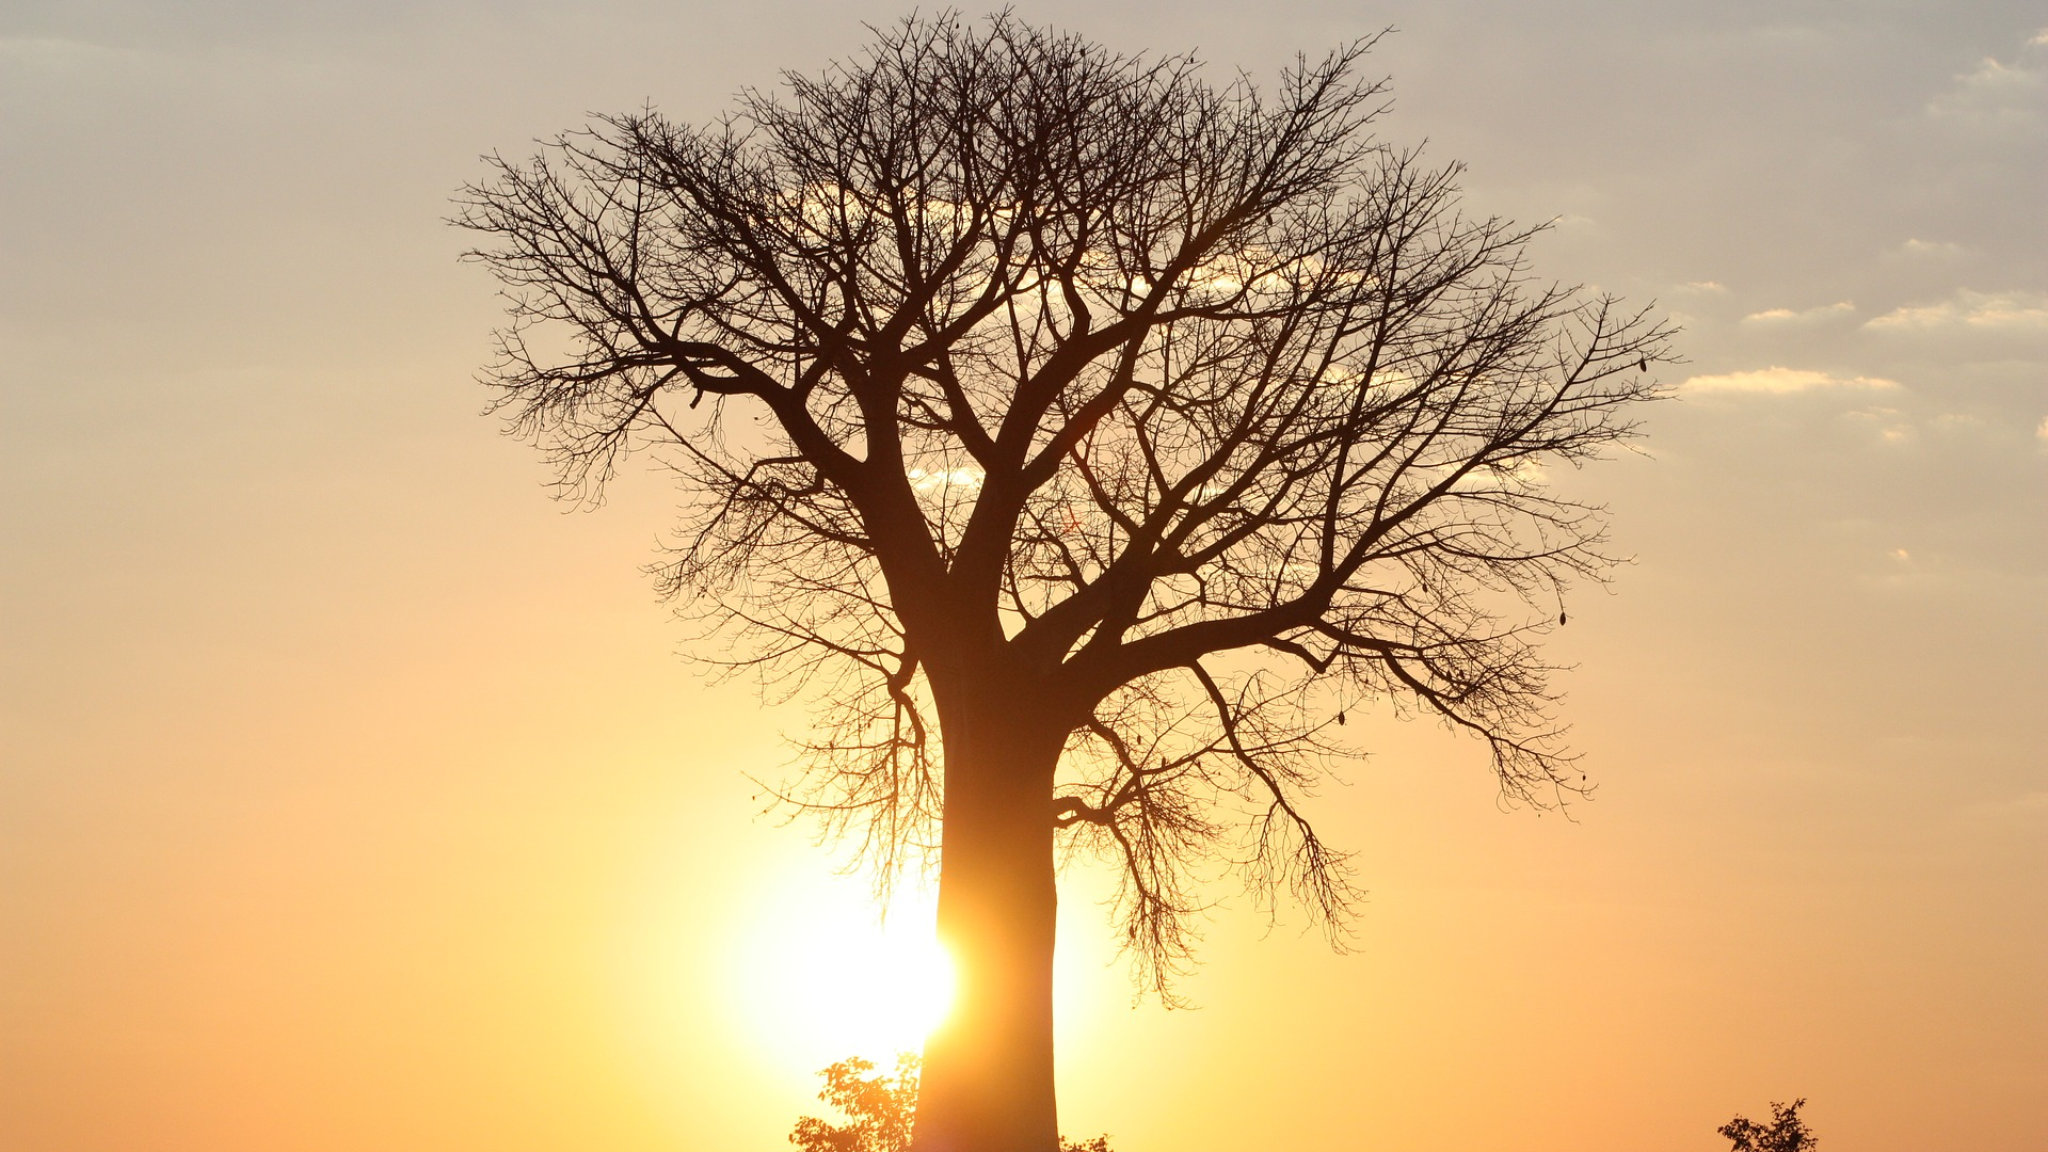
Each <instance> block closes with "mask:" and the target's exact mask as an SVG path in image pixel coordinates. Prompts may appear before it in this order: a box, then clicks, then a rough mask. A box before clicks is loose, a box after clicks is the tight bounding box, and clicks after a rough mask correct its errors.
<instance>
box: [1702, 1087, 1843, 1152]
mask: <svg viewBox="0 0 2048 1152" xmlns="http://www.w3.org/2000/svg"><path fill="white" fill-rule="evenodd" d="M1805 1104H1806V1098H1805V1097H1804V1096H1802V1097H1800V1098H1799V1099H1797V1100H1794V1101H1793V1102H1792V1103H1790V1104H1780V1103H1778V1102H1777V1101H1775V1100H1773V1101H1772V1102H1771V1122H1770V1123H1769V1124H1759V1123H1757V1122H1756V1121H1754V1120H1751V1119H1750V1118H1749V1117H1747V1116H1737V1117H1736V1118H1735V1119H1733V1120H1730V1121H1729V1122H1727V1123H1726V1124H1723V1125H1721V1127H1720V1129H1719V1131H1720V1133H1721V1135H1723V1136H1726V1137H1727V1138H1728V1140H1729V1142H1730V1144H1731V1145H1732V1147H1730V1149H1729V1152H1811V1150H1812V1149H1813V1148H1814V1147H1816V1146H1817V1145H1819V1143H1820V1138H1819V1137H1817V1136H1815V1135H1814V1134H1813V1132H1812V1130H1811V1129H1809V1128H1807V1126H1806V1121H1804V1120H1801V1119H1800V1118H1799V1109H1800V1108H1802V1107H1804V1106H1805Z"/></svg>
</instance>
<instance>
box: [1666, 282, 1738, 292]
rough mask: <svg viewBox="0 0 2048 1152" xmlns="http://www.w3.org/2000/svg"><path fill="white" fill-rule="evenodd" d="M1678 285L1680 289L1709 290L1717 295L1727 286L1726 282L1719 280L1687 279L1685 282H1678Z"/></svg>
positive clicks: (1688, 290)
mask: <svg viewBox="0 0 2048 1152" xmlns="http://www.w3.org/2000/svg"><path fill="white" fill-rule="evenodd" d="M1678 287H1679V289H1680V290H1681V291H1686V292H1711V293H1715V294H1717V295H1718V294H1720V293H1722V292H1726V291H1728V286H1727V285H1726V284H1723V283H1721V282H1720V281H1719V280H1688V281H1686V282H1685V283H1683V284H1680V285H1679V286H1678Z"/></svg>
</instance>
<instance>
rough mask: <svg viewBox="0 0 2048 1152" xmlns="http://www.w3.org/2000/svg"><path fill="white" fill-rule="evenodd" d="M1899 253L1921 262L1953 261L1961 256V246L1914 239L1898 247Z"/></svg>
mask: <svg viewBox="0 0 2048 1152" xmlns="http://www.w3.org/2000/svg"><path fill="white" fill-rule="evenodd" d="M1899 251H1900V252H1901V253H1903V254H1904V255H1907V256H1914V257H1918V258H1920V259H1923V260H1953V259H1955V258H1956V257H1958V256H1961V255H1962V254H1963V246H1962V245H1961V244H1950V243H1947V242H1945V241H1940V240H1921V239H1919V238H1918V237H1915V238H1912V239H1909V240H1907V241H1906V242H1905V243H1904V244H1901V245H1899Z"/></svg>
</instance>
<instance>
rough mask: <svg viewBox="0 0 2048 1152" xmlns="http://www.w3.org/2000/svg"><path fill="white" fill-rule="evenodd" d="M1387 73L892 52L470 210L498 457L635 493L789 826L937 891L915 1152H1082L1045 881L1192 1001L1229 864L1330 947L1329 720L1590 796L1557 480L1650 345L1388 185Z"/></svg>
mask: <svg viewBox="0 0 2048 1152" xmlns="http://www.w3.org/2000/svg"><path fill="white" fill-rule="evenodd" d="M1372 43H1373V41H1372V40H1371V39H1368V40H1364V41H1360V42H1358V43H1355V44H1353V45H1350V46H1348V47H1345V48H1342V49H1339V50H1337V51H1335V52H1333V53H1331V54H1330V55H1328V56H1326V57H1324V58H1322V59H1320V60H1314V61H1311V60H1307V59H1303V60H1301V61H1300V62H1298V63H1297V65H1296V66H1295V67H1294V68H1292V69H1290V70H1289V71H1288V72H1286V73H1285V74H1284V75H1283V76H1282V77H1281V79H1280V81H1279V83H1278V84H1277V86H1276V87H1275V88H1274V89H1273V90H1272V91H1270V92H1267V91H1263V90H1261V89H1260V88H1258V87H1257V86H1255V85H1254V84H1252V83H1251V82H1250V81H1249V80H1246V79H1243V78H1238V79H1235V80H1233V81H1231V82H1229V83H1228V84H1225V85H1222V86H1217V85H1214V84H1211V83H1210V82H1208V81H1207V80H1206V79H1204V77H1203V75H1202V72H1201V69H1200V68H1199V66H1198V65H1197V63H1196V61H1195V60H1193V59H1192V58H1190V57H1178V56H1177V57H1163V58H1154V57H1132V56H1123V55H1118V54H1114V53H1111V52H1108V51H1106V50H1105V49H1103V48H1101V47H1099V46H1097V45H1095V44H1092V43H1090V42H1088V41H1086V40H1084V39H1081V38H1079V37H1076V36H1071V35H1064V34H1057V33H1052V32H1047V31H1043V30H1039V29H1034V28H1030V27H1028V26H1026V25H1024V24H1022V23H1020V22H1019V21H1017V20H1016V19H1014V18H1012V17H1010V16H1008V15H998V16H995V17H991V18H989V19H988V20H986V21H984V22H981V23H978V24H969V23H967V22H963V21H961V20H959V19H957V18H955V17H952V16H940V17H936V18H920V17H912V18H909V19H906V20H905V21H903V22H902V23H900V24H897V25H895V26H892V27H890V28H888V29H885V30H882V31H880V32H878V33H877V34H876V36H875V40H874V42H873V43H872V45H871V46H870V47H869V48H868V49H867V50H866V52H865V53H864V54H863V55H861V56H859V57H856V58H853V59H849V60H846V61H842V62H840V63H837V64H834V65H832V66H831V67H829V68H827V69H826V70H825V71H824V72H823V73H821V74H819V75H816V76H803V75H794V74H792V75H788V76H786V77H785V78H784V83H783V85H782V87H781V89H780V90H779V91H776V92H760V91H747V92H744V93H742V94H741V95H740V96H739V97H738V100H737V104H736V107H735V108H734V110H733V111H731V112H729V113H728V114H727V115H725V116H724V117H723V118H721V119H718V120H716V121H713V122H711V123H709V124H707V125H703V126H696V127H693V126H688V125H683V124H678V123H675V122H673V121H670V120H668V119H666V118H664V117H662V116H661V115H659V114H658V113H655V112H653V111H642V112H638V113H633V114H629V115H622V116H615V117H605V118H601V119H599V120H597V121H596V122H595V123H594V124H593V125H592V126H591V127H589V128H587V129H585V130H582V131H578V132H574V133H570V134H567V135H564V136H561V137H559V138H557V139H555V140H554V141H552V142H551V143H549V144H547V145H546V146H545V147H544V148H543V150H542V151H541V152H540V153H539V154H538V155H537V156H535V157H533V158H532V159H529V160H524V161H513V160H507V159H504V158H502V157H495V156H494V157H491V158H489V163H490V164H491V166H492V168H493V174H492V176H491V178H490V179H489V180H488V181H486V182H484V183H481V184H478V185H476V186H473V187H471V188H469V189H467V190H466V192H465V195H464V198H463V201H462V212H461V216H460V222H461V223H462V224H464V225H466V226H467V227H470V228H472V229H475V230H477V231H478V232H480V233H482V234H483V235H484V243H483V247H481V248H480V249H479V250H478V251H477V252H476V253H474V255H475V256H476V257H477V258H479V259H481V260H483V261H484V262H486V263H487V264H488V265H489V266H490V267H491V268H492V270H493V271H494V272H495V273H496V274H497V275H498V277H499V278H500V279H501V280H502V281H503V282H504V284H505V285H506V286H507V293H508V298H509V300H510V307H511V314H512V320H511V323H510V324H509V325H508V327H507V328H506V329H505V330H504V331H503V333H502V335H501V344H500V352H501V355H500V357H499V359H498V361H497V363H496V365H495V367H494V368H493V370H492V372H491V375H490V381H491V383H492V384H493V385H494V386H495V387H496V389H497V390H498V403H499V406H500V409H501V410H502V411H503V412H504V413H505V414H506V415H507V416H508V417H509V420H510V424H511V427H512V428H513V429H514V430H516V431H517V432H518V433H520V434H522V435H524V436H527V437H530V438H531V439H533V440H534V441H535V442H536V443H537V444H539V445H540V446H541V447H543V448H544V449H545V450H546V451H547V453H548V454H549V456H550V457H551V458H552V459H553V460H554V461H555V462H556V463H557V464H558V465H559V467H560V478H561V482H562V484H563V486H564V488H565V490H566V491H567V492H569V493H573V494H576V495H579V496H583V497H590V498H595V497H597V496H599V495H601V493H602V490H603V486H604V484H605V483H606V482H607V481H608V480H609V479H610V478H611V477H612V475H613V474H614V472H615V471H616V469H617V468H618V466H619V463H620V461H621V460H622V459H623V458H624V456H625V455H626V454H627V453H629V452H631V451H633V450H636V449H641V448H646V449H651V450H654V451H655V452H657V453H658V454H659V457H660V459H662V460H663V461H664V462H665V463H666V464H668V465H669V466H670V467H672V468H673V469H674V470H675V472H676V473H677V474H678V475H679V476H680V477H681V479H682V487H683V490H684V492H685V503H684V511H683V523H682V527H681V529H680V532H679V534H678V536H677V538H676V541H675V543H674V546H673V550H672V551H671V552H670V553H669V555H668V558H667V560H666V561H665V562H664V564H663V565H662V566H661V568H660V572H661V578H662V582H663V587H664V588H665V590H666V591H667V592H669V593H670V594H671V595H673V596H674V597H675V598H676V599H677V600H678V602H679V603H680V604H681V605H682V607H683V609H684V610H685V611H686V612H689V613H693V614H694V615H695V617H696V618H697V619H699V620H701V621H703V622H704V624H705V626H706V629H707V631H708V632H714V633H718V634H721V635H723V636H725V637H726V638H727V639H728V641H729V647H727V648H726V650H725V651H724V652H723V653H722V654H719V655H715V656H711V657H708V658H710V659H714V660H717V661H719V662H721V663H723V664H724V665H726V666H728V667H731V668H734V669H746V670H752V671H755V672H757V673H758V674H760V675H761V676H762V678H763V679H764V682H766V683H767V684H770V685H773V686H775V688H776V689H777V690H780V691H788V692H792V693H795V692H801V691H808V696H809V699H811V700H812V701H813V702H814V704H815V706H816V709H817V710H816V712H815V716H816V721H817V726H816V729H815V731H814V732H813V733H812V734H811V736H810V737H809V738H808V739H807V740H806V741H805V742H804V744H803V746H802V751H803V753H804V756H803V761H802V762H803V765H804V767H803V771H802V774H801V776H800V777H799V778H798V779H796V780H794V781H792V782H791V784H790V785H789V786H788V787H787V788H786V789H784V790H783V791H784V795H785V796H786V797H787V798H789V799H790V800H792V801H794V802H796V803H799V804H802V805H805V806H808V807H810V808H812V809H814V810H816V811H818V812H819V813H821V814H822V815H823V816H824V817H825V819H826V821H827V823H828V826H829V827H830V828H832V829H834V830H837V831H842V832H846V833H849V834H851V835H852V836H853V837H854V838H855V842H856V843H857V844H858V845H859V846H860V847H861V849H862V850H863V852H864V853H865V855H866V857H867V858H868V859H869V860H870V861H871V862H873V863H874V864H875V865H876V868H877V874H878V875H880V876H882V877H884V881H885V882H886V878H888V877H891V876H894V875H895V874H896V872H897V870H898V869H899V868H901V867H902V866H903V865H905V864H906V863H907V862H911V861H916V860H923V859H928V858H929V854H930V853H932V852H933V851H934V850H936V855H937V861H938V862H937V875H938V886H939V912H938V919H939V923H938V927H939V931H940V935H941V938H942V939H943V940H944V942H945V943H946V944H947V946H948V948H949V949H950V950H951V951H952V953H953V955H954V958H955V962H956V964H957V966H958V968H959V993H958V998H957V1001H956V1008H955V1010H954V1013H953V1015H952V1016H951V1018H950V1019H949V1021H948V1023H947V1024H946V1025H945V1026H943V1027H942V1028H941V1030H940V1031H939V1032H938V1033H937V1034H935V1035H934V1037H933V1038H932V1041H931V1043H930V1045H929V1046H928V1048H927V1050H926V1054H925V1064H924V1069H925V1071H924V1085H923V1092H922V1094H921V1097H920V1102H919V1111H918V1117H917V1128H916V1132H917V1136H916V1140H917V1147H918V1148H919V1149H920V1152H937V1150H943V1149H975V1150H977V1152H979V1150H984V1149H1011V1148H1016V1149H1031V1150H1032V1152H1050V1150H1051V1149H1053V1148H1055V1147H1056V1145H1057V1125H1056V1121H1055V1115H1054V1107H1053V1097H1052V1038H1051V957H1052V948H1053V926H1054V909H1055V899H1056V898H1055V852H1056V846H1057V845H1058V844H1060V843H1064V844H1066V845H1067V846H1068V847H1070V848H1071V849H1073V850H1078V851H1082V852H1090V853H1095V854H1099V855H1101V856H1103V857H1105V858H1107V859H1108V860H1110V861H1113V862H1114V864H1115V866H1116V867H1117V868H1118V871H1119V874H1120V876H1121V879H1122V887H1121V893H1120V897H1119V899H1118V902H1117V905H1116V908H1115V914H1116V916H1117V918H1118V921H1119V923H1120V924H1121V930H1122V939H1123V942H1124V944H1125V946H1126V947H1127V948H1128V950H1129V951H1130V953H1131V955H1132V956H1133V957H1134V958H1135V960H1136V962H1137V968H1136V971H1137V972H1138V973H1139V975H1140V978H1141V979H1142V980H1143V981H1145V982H1146V983H1147V984H1148V985H1149V986H1151V987H1155V988H1158V989H1160V990H1162V991H1165V990H1166V989H1167V987H1168V985H1169V984H1170V980H1171V978H1172V976H1173V974H1174V972H1175V971H1176V970H1177V968H1178V967H1179V966H1180V965H1181V964H1183V963H1184V962H1185V961H1186V960H1187V958H1188V956H1189V950H1190V946H1191V943H1192V939H1191V936H1190V931H1191V923H1190V915H1191V913H1193V912H1195V911H1196V910H1198V908H1199V906H1200V898H1199V896H1198V894H1197V891H1196V883H1197V882H1198V881H1199V880H1200V879H1201V877H1202V876H1203V874H1204V871H1205V869H1207V868H1209V867H1210V866H1212V865H1215V864H1219V863H1220V864H1223V865H1227V866H1233V867H1236V868H1237V869H1238V870H1239V871H1240V872H1241V874H1242V875H1243V876H1244V877H1245V878H1246V879H1247V881H1248V882H1249V883H1250V884H1251V885H1252V886H1253V888H1254V889H1255V890H1256V891H1259V892H1261V893H1271V892H1275V891H1291V892H1292V893H1293V894H1295V895H1296V896H1298V897H1300V898H1301V900H1302V901H1303V902H1304V903H1305V904H1306V905H1307V907H1309V908H1310V909H1311V910H1313V911H1314V912H1315V913H1317V914H1318V915H1320V916H1321V917H1323V918H1324V920H1325V922H1326V923H1329V924H1332V925H1335V924H1338V923H1341V920H1342V916H1343V913H1344V911H1345V908H1346V906H1347V903H1348V901H1349V899H1350V898H1351V891H1352V890H1351V888H1350V886H1349V881H1348V879H1347V876H1346V874H1345V871H1344V867H1343V863H1344V861H1343V857H1342V855H1341V854H1340V853H1338V852H1337V851H1335V850H1333V849H1332V848H1331V847H1329V846H1328V845H1326V844H1325V843H1324V841H1323V839H1322V838H1321V837H1320V836H1319V835H1318V834H1317V831H1316V829H1315V826H1314V825H1313V823H1312V822H1311V820H1310V819H1309V816H1308V810H1307V808H1306V807H1305V801H1306V799H1307V798H1308V797H1309V796H1310V795H1311V794H1312V793H1313V791H1314V790H1315V788H1316V786H1317V784H1318V783H1319V782H1320V781H1323V780H1325V779H1326V778H1327V776H1328V771H1329V769H1330V767H1331V761H1332V757H1334V756H1336V755H1338V754H1340V753H1341V752H1342V748H1341V746H1339V745H1338V744H1337V742H1336V741H1335V739H1334V737H1335V731H1334V726H1336V725H1342V724H1344V723H1345V721H1346V716H1347V710H1348V709H1352V708H1356V707H1358V706H1360V705H1361V704H1364V703H1366V702H1369V701H1391V702H1393V703H1394V704H1396V705H1397V706H1404V707H1413V708H1415V709H1418V710H1420V711H1423V712H1426V713H1430V714H1433V715H1435V716H1437V717H1439V718H1441V719H1442V720H1443V721H1445V722H1446V723H1449V724H1451V725H1454V726H1456V727H1458V728H1460V729H1463V730H1466V731H1469V732H1471V733H1474V734H1475V735H1476V736H1478V737H1479V738H1480V739H1482V740H1484V741H1485V742H1486V744H1487V746H1488V747H1489V748H1490V750H1491V753H1492V763H1493V768H1494V770H1495V772H1496V774H1497V776H1498V778H1499V781H1500V785H1501V788H1502V791H1503V793H1504V794H1505V795H1506V796H1507V797H1508V798H1509V799H1511V800H1515V801H1528V802H1533V803H1538V804H1542V803H1550V802H1555V801H1558V800H1561V799H1563V798H1565V797H1566V796H1568V795H1569V794H1571V793H1574V792H1577V791H1579V790H1580V783H1579V781H1580V780H1581V779H1582V777H1581V776H1580V775H1579V774H1578V773H1577V772H1576V771H1574V770H1572V768H1571V760H1570V756H1569V754H1568V753H1567V752H1566V751H1565V750H1564V749H1563V748H1562V746H1561V744H1560V743H1559V741H1558V736H1559V729H1558V726H1557V725H1556V724H1555V723H1554V721H1553V719H1552V716H1551V709H1550V705H1551V703H1552V696H1551V693H1550V691H1549V689H1548V681H1547V674H1548V673H1549V672H1550V671H1551V669H1550V668H1549V667H1548V666H1547V665H1546V664H1545V663H1544V661H1543V660H1542V658H1541V656H1540V654H1539V653H1538V651H1537V649H1536V647H1535V641H1536V640H1537V639H1538V638H1539V637H1540V635H1541V634H1542V633H1543V632H1544V631H1545V630H1546V629H1547V627H1549V626H1550V614H1551V613H1552V612H1554V611H1556V603H1557V600H1558V598H1560V597H1561V596H1562V594H1563V590H1564V588H1565V586H1566V585H1567V583H1568V582H1569V581H1570V580H1571V579H1572V578H1575V577H1592V578H1597V577H1599V576H1600V575H1601V573H1602V572H1603V570H1604V569H1605V568H1606V567H1607V566H1608V565H1609V564H1610V563H1611V561H1610V558H1609V557H1608V556H1607V555H1606V554H1605V553H1604V552H1603V551H1602V548H1601V545H1602V527H1601V523H1600V520H1599V517H1598V514H1597V513H1598V510H1597V509H1596V508H1593V507H1590V506H1587V505H1585V504H1582V503H1579V502H1575V501H1573V500H1571V499H1568V498H1565V497H1563V496H1561V495H1559V494H1557V493H1556V492H1554V491H1552V490H1551V489H1549V488H1548V487H1547V486H1546V484H1545V474H1544V469H1545V468H1546V467H1552V466H1556V465H1560V464H1577V463H1579V462H1582V461H1584V460H1586V459H1588V458H1590V457H1593V456H1596V455H1598V454H1599V453H1600V452H1601V451H1602V450H1603V449H1606V448H1607V447H1609V446H1611V445H1613V444H1615V443H1616V442H1618V441H1621V440H1623V439H1624V438H1626V437H1627V436H1628V435H1629V434H1630V431H1631V428H1632V412H1633V409H1634V407H1635V405H1636V403H1637V402H1639V401H1642V400H1646V399H1648V398H1650V397H1651V396H1652V395H1653V386H1652V383H1651V381H1650V379H1649V377H1648V375H1647V373H1648V370H1649V368H1650V365H1651V363H1652V362H1653V361H1659V360H1662V359H1667V358H1668V354H1667V352H1666V347H1665V341H1666V337H1667V330H1666V329H1665V328H1664V327H1663V326H1662V325H1661V324H1660V323H1658V322H1657V321H1655V320H1654V319H1653V318H1652V317H1650V316H1649V315H1647V314H1646V313H1645V312H1642V311H1634V310H1627V309H1624V308H1622V307H1621V306H1620V305H1618V304H1617V303H1616V302H1614V301H1613V300H1611V299H1608V298H1604V297H1601V298H1590V299H1589V298H1582V297H1581V296H1580V295H1579V294H1577V293H1575V292H1573V291H1571V290H1569V289H1566V288H1561V287H1558V286H1554V285H1548V284H1544V283H1542V282H1539V281H1537V280H1536V279H1535V278H1534V277H1533V275H1532V273H1531V272H1530V271H1529V270H1528V267H1527V264H1526V261H1525V258H1524V246H1525V244H1526V242H1527V241H1528V239H1529V238H1530V237H1531V236H1532V235H1533V234H1534V232H1535V231H1536V229H1530V228H1521V227H1517V226H1514V225H1512V224H1510V223H1507V222H1505V221H1501V220H1497V219H1479V220H1474V219H1467V218H1465V217H1463V216H1461V215H1460V214H1459V213H1458V210H1457V188H1456V180H1457V178H1458V175H1459V168H1458V167H1457V166H1456V165H1449V166H1441V167H1432V166H1430V165H1428V164H1426V163H1424V162H1423V160H1422V159H1421V157H1420V155H1419V154H1418V153H1417V152H1416V151H1415V150H1412V149H1401V148H1396V147H1394V146H1392V145H1390V144H1388V143H1386V142H1384V141H1381V140H1380V139H1378V138H1377V137H1376V136H1375V135H1374V134H1373V128H1372V126H1373V125H1374V123H1375V122H1376V121H1377V120H1378V119H1379V118H1380V116H1381V115H1382V114H1383V113H1384V111H1385V109H1386V101H1387V97H1386V86H1385V84H1384V82H1380V81H1372V80H1367V79H1362V78H1360V76H1359V75H1358V69H1359V66H1360V64H1361V62H1362V59H1363V57H1364V56H1365V54H1366V52H1367V51H1368V49H1370V47H1371V46H1372Z"/></svg>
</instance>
